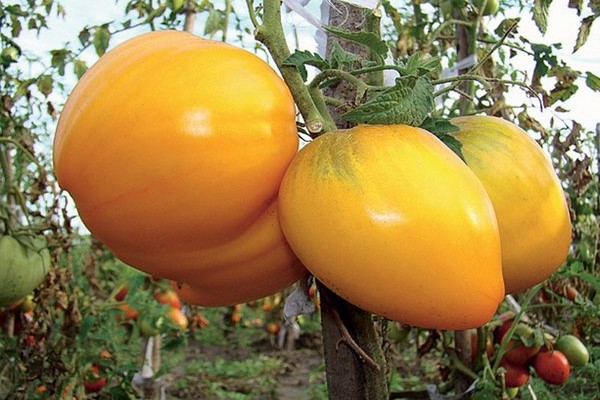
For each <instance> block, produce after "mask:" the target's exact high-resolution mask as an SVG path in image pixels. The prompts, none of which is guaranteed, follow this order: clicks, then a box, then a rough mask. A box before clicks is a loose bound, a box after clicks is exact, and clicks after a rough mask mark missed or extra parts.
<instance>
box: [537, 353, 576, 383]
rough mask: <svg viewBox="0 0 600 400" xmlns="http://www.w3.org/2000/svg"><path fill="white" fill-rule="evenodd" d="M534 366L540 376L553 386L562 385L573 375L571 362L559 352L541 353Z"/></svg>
mask: <svg viewBox="0 0 600 400" xmlns="http://www.w3.org/2000/svg"><path fill="white" fill-rule="evenodd" d="M532 364H533V368H534V369H535V372H536V373H537V374H538V376H539V377H540V378H541V379H543V380H544V381H545V382H547V383H550V384H553V385H562V384H563V383H565V382H566V381H567V379H569V375H570V374H571V366H570V364H569V360H568V359H567V357H566V356H565V355H564V354H563V353H562V352H561V351H559V350H546V351H541V352H539V353H538V354H537V355H536V356H535V358H534V359H533V363H532Z"/></svg>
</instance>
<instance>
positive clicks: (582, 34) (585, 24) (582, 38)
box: [573, 15, 598, 53]
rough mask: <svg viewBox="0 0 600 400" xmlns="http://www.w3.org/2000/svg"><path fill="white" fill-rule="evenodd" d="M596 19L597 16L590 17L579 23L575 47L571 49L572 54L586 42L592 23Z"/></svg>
mask: <svg viewBox="0 0 600 400" xmlns="http://www.w3.org/2000/svg"><path fill="white" fill-rule="evenodd" d="M597 17H598V15H590V16H588V17H585V18H584V19H583V20H582V21H581V25H579V32H578V33H577V40H576V41H575V47H574V48H573V53H575V52H576V51H577V50H579V48H580V47H581V46H583V45H584V44H585V42H587V39H588V37H589V36H590V31H591V29H592V23H593V22H594V20H595V19H596V18H597Z"/></svg>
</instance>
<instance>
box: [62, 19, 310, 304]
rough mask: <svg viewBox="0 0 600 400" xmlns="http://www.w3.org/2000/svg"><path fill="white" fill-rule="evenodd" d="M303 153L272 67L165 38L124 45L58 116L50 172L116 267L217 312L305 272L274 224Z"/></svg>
mask: <svg viewBox="0 0 600 400" xmlns="http://www.w3.org/2000/svg"><path fill="white" fill-rule="evenodd" d="M297 149H298V138H297V132H296V123H295V106H294V102H293V99H292V97H291V94H290V92H289V90H288V88H287V86H286V85H285V83H284V82H283V80H282V79H280V78H279V76H277V74H276V73H275V72H274V71H273V70H272V69H271V68H270V67H269V66H268V65H267V64H266V63H265V62H264V61H262V60H261V59H260V58H258V57H257V56H255V55H254V54H252V53H250V52H248V51H245V50H243V49H240V48H237V47H234V46H231V45H228V44H225V43H222V42H217V41H211V40H205V39H201V38H199V37H196V36H193V35H191V34H187V33H184V32H177V31H163V32H152V33H147V34H144V35H141V36H138V37H135V38H133V39H130V40H129V41H127V42H125V43H123V44H121V45H120V46H118V47H116V48H115V49H114V50H112V51H110V52H108V53H107V54H106V55H104V56H103V57H102V58H101V59H100V60H99V61H98V62H97V63H96V64H95V65H94V66H93V67H92V68H90V70H89V71H87V72H86V74H85V75H84V76H83V77H82V79H81V80H80V82H79V83H78V84H77V86H76V87H75V89H74V91H73V92H72V93H71V95H70V96H69V98H68V101H67V103H66V105H65V107H64V110H63V111H62V113H61V116H60V120H59V123H58V127H57V131H56V137H55V140H54V167H55V172H56V176H57V178H58V181H59V183H60V185H61V186H62V187H63V188H64V189H65V190H67V191H68V192H69V193H70V194H71V196H72V197H73V199H74V200H75V203H76V205H77V209H78V211H79V214H80V216H81V218H82V220H83V222H84V223H85V225H86V226H87V227H88V228H89V230H90V231H91V232H92V233H93V234H94V235H95V236H96V237H97V238H99V239H100V240H101V241H102V242H104V243H105V244H106V245H107V246H108V247H109V248H110V249H111V250H112V251H113V252H114V253H115V255H116V256H117V257H119V258H120V259H121V260H123V261H124V262H126V263H128V264H130V265H132V266H134V267H137V268H139V269H141V270H144V271H146V272H148V273H151V274H153V275H155V276H157V277H161V278H169V279H172V280H176V281H184V282H190V283H192V284H193V285H194V287H195V289H196V290H198V291H206V293H210V294H207V295H206V296H204V298H205V302H206V303H210V304H211V305H217V304H229V303H234V302H238V301H246V300H249V299H250V298H258V297H262V296H265V295H268V294H270V293H272V292H273V291H276V290H278V289H281V288H283V287H285V286H287V285H289V284H290V283H292V282H293V281H294V280H295V279H297V278H298V277H299V276H301V275H302V274H303V273H304V270H303V268H302V267H301V266H299V263H298V262H297V260H296V258H295V256H294V255H293V253H292V252H291V251H290V249H289V247H288V245H287V243H286V242H285V240H284V239H283V236H282V234H281V230H280V228H279V226H278V225H277V224H276V223H274V222H273V221H276V220H277V216H276V215H275V211H274V210H276V201H277V191H278V188H279V184H280V182H281V179H282V177H283V174H284V172H285V170H286V168H287V166H288V165H289V163H290V161H291V159H292V158H293V157H294V155H295V154H296V152H297ZM261 259H264V263H261V262H259V261H260V260H261ZM242 285H249V286H251V287H252V290H244V291H238V289H239V287H240V286H242ZM226 292H227V293H226ZM236 293H237V295H236Z"/></svg>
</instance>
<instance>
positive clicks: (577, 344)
mask: <svg viewBox="0 0 600 400" xmlns="http://www.w3.org/2000/svg"><path fill="white" fill-rule="evenodd" d="M543 336H544V335H542V334H541V331H539V330H537V334H536V331H535V330H534V328H532V327H531V326H530V325H528V324H526V323H524V322H518V323H516V325H515V323H514V320H513V319H512V318H509V319H507V320H505V321H504V322H503V323H502V324H501V325H500V326H499V327H498V328H496V330H495V332H494V339H495V341H496V343H497V344H498V345H499V346H500V347H501V349H502V350H503V351H504V353H502V358H501V360H500V366H501V367H502V368H503V371H504V384H505V386H506V387H507V388H519V387H521V386H523V385H525V384H526V383H527V382H528V381H529V379H530V377H531V374H532V372H533V373H535V374H536V375H537V376H538V377H539V378H540V379H542V380H543V381H544V382H546V383H548V384H552V385H561V384H563V383H565V382H566V381H567V380H568V379H569V376H570V374H571V368H572V367H581V366H583V365H585V364H587V363H588V361H589V356H590V355H589V352H588V350H587V348H586V346H585V345H584V344H583V343H582V342H581V340H580V339H579V338H577V337H576V336H573V335H562V336H560V337H559V338H558V339H553V338H549V337H546V338H544V337H543ZM546 336H547V335H546Z"/></svg>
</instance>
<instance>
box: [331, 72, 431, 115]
mask: <svg viewBox="0 0 600 400" xmlns="http://www.w3.org/2000/svg"><path fill="white" fill-rule="evenodd" d="M434 107H435V104H434V100H433V85H432V84H431V82H430V81H429V79H427V78H426V77H423V76H420V77H416V76H404V77H402V78H398V79H396V85H395V86H393V87H390V88H389V89H387V90H385V91H384V92H382V93H380V94H379V95H377V96H375V97H374V98H372V99H371V100H369V101H367V102H366V103H364V104H362V105H360V106H358V107H356V108H355V109H354V110H352V111H349V112H347V113H346V114H344V115H343V116H342V118H343V119H344V120H346V121H349V122H354V123H366V124H388V125H389V124H406V125H411V126H420V125H421V124H422V123H423V121H425V119H426V118H427V116H428V115H429V113H430V112H431V111H432V110H433V109H434Z"/></svg>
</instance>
